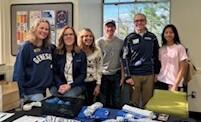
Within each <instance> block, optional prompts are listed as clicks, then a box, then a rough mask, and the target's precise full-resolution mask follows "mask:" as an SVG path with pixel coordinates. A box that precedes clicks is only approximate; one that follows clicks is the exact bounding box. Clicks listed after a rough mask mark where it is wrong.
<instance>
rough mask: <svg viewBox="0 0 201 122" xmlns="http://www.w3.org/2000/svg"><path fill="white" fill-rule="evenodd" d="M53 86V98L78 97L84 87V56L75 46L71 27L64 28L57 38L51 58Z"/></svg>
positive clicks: (85, 64) (85, 62)
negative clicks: (55, 47)
mask: <svg viewBox="0 0 201 122" xmlns="http://www.w3.org/2000/svg"><path fill="white" fill-rule="evenodd" d="M53 67H54V81H55V86H54V87H52V88H51V93H52V94H53V95H54V96H58V95H62V96H65V97H78V96H79V95H81V94H82V92H83V90H84V88H85V86H84V79H85V78H86V67H87V60H86V55H85V53H84V52H82V51H81V50H80V49H79V48H78V46H77V35H76V33H75V30H74V29H73V28H72V27H69V26H65V27H64V28H63V30H62V31H61V34H60V36H59V38H58V46H57V49H56V50H55V53H54V58H53Z"/></svg>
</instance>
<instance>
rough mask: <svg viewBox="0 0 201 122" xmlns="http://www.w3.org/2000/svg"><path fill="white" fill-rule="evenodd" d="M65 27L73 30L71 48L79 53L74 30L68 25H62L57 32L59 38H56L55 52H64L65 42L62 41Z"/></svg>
mask: <svg viewBox="0 0 201 122" xmlns="http://www.w3.org/2000/svg"><path fill="white" fill-rule="evenodd" d="M67 29H71V30H72V31H73V35H74V39H75V40H74V44H73V50H74V51H75V52H76V53H79V52H80V49H79V47H78V46H77V34H76V32H75V30H74V29H73V28H72V27H70V26H64V27H63V28H62V30H61V32H60V34H59V38H58V45H57V50H56V53H59V54H64V52H66V46H65V43H64V39H63V37H64V32H65V30H67Z"/></svg>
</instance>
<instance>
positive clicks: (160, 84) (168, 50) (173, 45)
mask: <svg viewBox="0 0 201 122" xmlns="http://www.w3.org/2000/svg"><path fill="white" fill-rule="evenodd" d="M159 59H160V61H161V69H160V73H159V74H158V76H157V80H158V81H157V82H156V88H159V89H166V90H171V91H177V90H179V88H181V87H182V86H183V85H182V84H183V83H182V80H183V74H184V68H185V61H186V59H187V54H186V49H185V48H184V46H183V45H182V44H181V42H180V39H179V35H178V32H177V29H176V27H175V26H174V25H172V24H169V25H167V26H165V28H164V29H163V32H162V47H161V48H160V50H159Z"/></svg>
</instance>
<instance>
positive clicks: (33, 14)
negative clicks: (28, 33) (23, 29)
mask: <svg viewBox="0 0 201 122" xmlns="http://www.w3.org/2000/svg"><path fill="white" fill-rule="evenodd" d="M41 16H42V15H41V11H30V12H29V28H31V27H32V26H33V24H34V21H35V20H36V19H40V18H41Z"/></svg>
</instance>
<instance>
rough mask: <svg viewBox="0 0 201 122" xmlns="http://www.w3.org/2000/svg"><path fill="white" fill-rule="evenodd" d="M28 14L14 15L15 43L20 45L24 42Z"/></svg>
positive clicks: (22, 12)
mask: <svg viewBox="0 0 201 122" xmlns="http://www.w3.org/2000/svg"><path fill="white" fill-rule="evenodd" d="M27 19H28V12H27V11H18V12H17V15H16V23H17V24H16V41H17V44H18V45H21V44H22V43H23V42H24V41H25V40H26V36H27V32H28V21H27Z"/></svg>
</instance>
